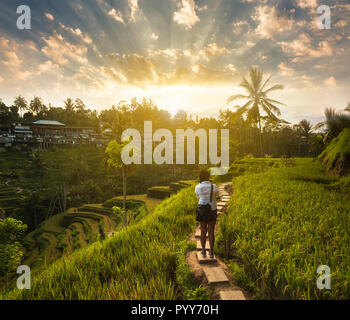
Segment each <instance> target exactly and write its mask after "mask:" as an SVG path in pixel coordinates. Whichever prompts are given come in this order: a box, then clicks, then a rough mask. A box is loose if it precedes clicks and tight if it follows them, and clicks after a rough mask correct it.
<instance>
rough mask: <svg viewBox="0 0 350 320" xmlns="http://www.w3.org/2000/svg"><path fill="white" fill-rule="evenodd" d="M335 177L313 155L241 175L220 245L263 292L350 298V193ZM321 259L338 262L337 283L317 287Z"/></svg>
mask: <svg viewBox="0 0 350 320" xmlns="http://www.w3.org/2000/svg"><path fill="white" fill-rule="evenodd" d="M334 181H335V180H334V178H331V177H326V176H325V175H324V171H323V169H322V167H321V166H320V165H319V164H318V163H317V162H313V161H312V160H311V159H297V160H296V166H295V167H287V168H276V169H271V170H269V171H267V172H264V173H257V174H249V175H243V176H240V177H236V178H234V180H233V189H234V194H233V196H232V198H231V200H230V202H229V207H228V214H227V215H224V216H223V217H222V218H221V220H220V223H219V233H218V243H217V250H218V251H219V252H220V253H221V254H222V255H223V256H226V257H227V258H229V259H230V260H229V261H231V262H230V265H231V268H232V271H233V272H234V273H235V274H236V276H237V278H238V279H240V281H241V283H240V284H241V285H243V286H245V287H246V289H248V290H250V291H251V292H252V293H253V294H255V296H256V297H259V298H265V299H266V298H279V299H284V298H292V299H320V298H321V299H322V298H331V299H349V297H350V286H349V284H350V279H349V276H350V260H349V256H350V247H349V243H350V233H349V230H350V227H349V226H350V216H349V207H350V199H349V194H348V193H342V192H341V190H337V189H335V188H329V186H328V185H329V184H332V183H334ZM235 261H236V262H238V263H242V264H243V266H244V270H243V269H242V268H241V267H239V266H237V264H236V263H235ZM319 265H328V266H329V267H330V269H331V273H332V274H331V276H332V288H331V290H319V289H317V286H316V279H317V277H318V275H317V274H316V269H317V267H318V266H319Z"/></svg>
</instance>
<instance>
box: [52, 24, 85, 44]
mask: <svg viewBox="0 0 350 320" xmlns="http://www.w3.org/2000/svg"><path fill="white" fill-rule="evenodd" d="M59 25H60V27H61V28H62V29H64V30H66V31H68V32H70V33H72V34H73V35H75V36H76V37H78V38H80V39H81V40H82V41H84V42H85V43H86V44H91V43H92V39H91V38H90V36H89V35H87V34H84V33H83V32H82V31H81V30H80V29H79V28H76V29H73V28H71V27H66V26H65V25H64V24H63V23H61V22H59Z"/></svg>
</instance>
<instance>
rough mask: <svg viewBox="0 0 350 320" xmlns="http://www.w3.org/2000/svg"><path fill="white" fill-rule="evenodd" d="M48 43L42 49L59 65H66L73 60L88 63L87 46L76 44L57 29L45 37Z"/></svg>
mask: <svg viewBox="0 0 350 320" xmlns="http://www.w3.org/2000/svg"><path fill="white" fill-rule="evenodd" d="M43 40H44V41H45V43H46V46H44V47H43V48H42V49H41V51H42V52H43V53H44V54H45V55H46V56H47V57H49V58H51V59H52V60H53V61H54V62H56V63H57V64H59V65H66V64H68V63H69V61H71V60H73V61H76V62H79V63H87V62H88V60H87V58H86V53H87V48H86V47H85V46H82V45H74V44H72V43H70V42H68V41H67V40H66V39H64V38H63V37H62V35H61V34H59V33H57V32H56V31H55V32H54V34H53V35H52V36H49V37H48V38H43Z"/></svg>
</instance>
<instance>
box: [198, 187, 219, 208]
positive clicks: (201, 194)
mask: <svg viewBox="0 0 350 320" xmlns="http://www.w3.org/2000/svg"><path fill="white" fill-rule="evenodd" d="M210 188H211V182H210V181H203V182H201V183H200V184H198V185H197V186H196V188H195V192H196V195H197V197H198V198H199V201H198V204H202V205H204V204H208V203H210V205H211V210H216V198H217V196H218V188H217V187H216V185H215V184H213V195H212V200H211V202H210Z"/></svg>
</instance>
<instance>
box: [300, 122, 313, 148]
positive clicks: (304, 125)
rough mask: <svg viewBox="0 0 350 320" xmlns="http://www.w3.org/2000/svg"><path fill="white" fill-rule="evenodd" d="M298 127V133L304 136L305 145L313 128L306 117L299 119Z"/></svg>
mask: <svg viewBox="0 0 350 320" xmlns="http://www.w3.org/2000/svg"><path fill="white" fill-rule="evenodd" d="M298 129H299V133H300V135H301V136H302V137H304V138H305V142H306V145H308V143H309V140H310V135H311V132H312V129H313V128H312V124H311V122H310V121H308V120H306V119H303V120H301V121H300V122H299V124H298Z"/></svg>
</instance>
